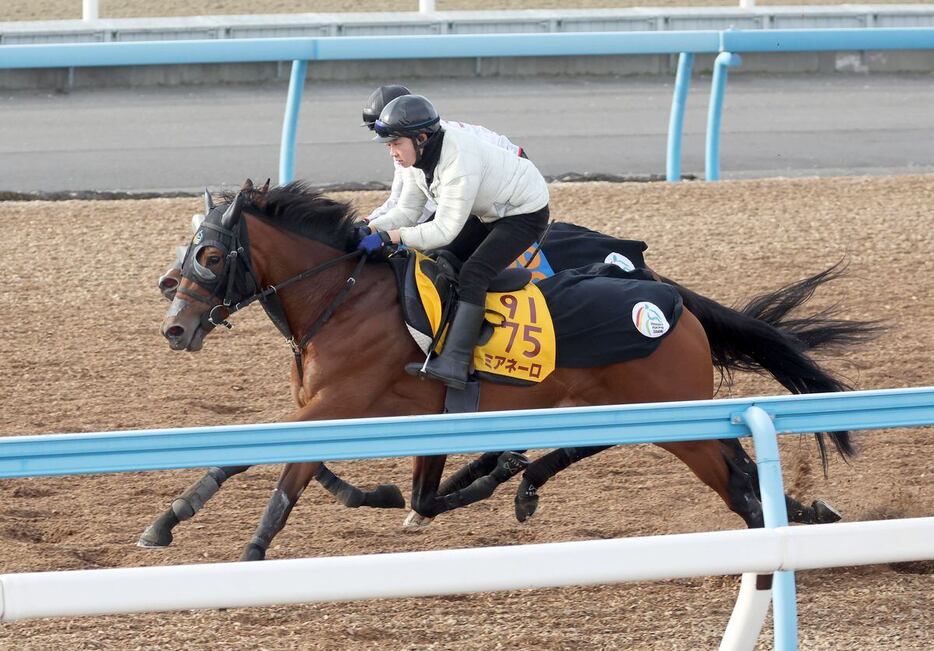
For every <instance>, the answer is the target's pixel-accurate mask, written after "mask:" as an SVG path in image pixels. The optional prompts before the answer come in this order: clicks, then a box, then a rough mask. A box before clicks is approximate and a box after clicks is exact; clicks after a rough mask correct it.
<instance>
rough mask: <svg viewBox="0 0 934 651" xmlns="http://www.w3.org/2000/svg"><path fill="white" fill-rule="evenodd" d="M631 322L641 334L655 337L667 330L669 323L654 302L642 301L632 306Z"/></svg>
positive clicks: (651, 337)
mask: <svg viewBox="0 0 934 651" xmlns="http://www.w3.org/2000/svg"><path fill="white" fill-rule="evenodd" d="M632 322H633V323H634V324H635V326H636V330H638V331H639V332H640V333H641V334H643V335H645V336H646V337H649V338H650V339H655V338H657V337H661V336H662V335H663V334H665V333H666V332H668V329H669V328H671V325H670V324H669V323H668V319H666V318H665V314H664V313H663V312H662V311H661V310H660V309H659V308H658V306H657V305H655V303H649V302H648V301H642V302H640V303H636V304H635V305H634V306H633V308H632Z"/></svg>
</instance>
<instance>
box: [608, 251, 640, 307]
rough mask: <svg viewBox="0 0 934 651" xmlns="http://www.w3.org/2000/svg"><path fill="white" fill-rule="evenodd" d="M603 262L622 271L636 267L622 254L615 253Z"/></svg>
mask: <svg viewBox="0 0 934 651" xmlns="http://www.w3.org/2000/svg"><path fill="white" fill-rule="evenodd" d="M603 262H605V263H606V264H615V265H616V266H617V267H619V268H620V269H622V270H623V271H632V270H634V269H635V268H636V265H634V264H633V263H632V260H630V259H629V258H627V257H626V256H624V255H623V254H622V253H616V252H615V251H614V252H613V253H611V254H610V255H608V256H606V259H605V260H604V261H603ZM649 305H651V303H649Z"/></svg>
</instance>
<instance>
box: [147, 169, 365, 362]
mask: <svg viewBox="0 0 934 651" xmlns="http://www.w3.org/2000/svg"><path fill="white" fill-rule="evenodd" d="M204 197H205V206H204V213H205V214H204V215H203V216H202V215H195V216H194V217H192V230H193V231H194V235H193V237H192V239H191V242H190V243H189V244H188V246H187V247H178V249H177V250H176V259H175V262H174V263H173V264H172V265H171V266H170V267H169V269H168V270H167V271H166V272H165V273H164V274H163V275H162V276H161V277H160V278H159V290H160V291H161V293H162V295H163V297H164V298H166V299H167V300H169V301H171V302H172V304H171V306H170V307H169V309H168V311H167V313H166V316H165V319H164V320H163V322H162V334H163V335H164V336H165V338H166V339H167V340H168V341H169V345H170V347H171V348H172V349H173V350H188V351H192V352H193V351H197V350H200V349H201V346H202V345H203V342H204V337H205V335H207V334H208V333H209V332H210V331H211V330H213V329H214V328H215V327H216V326H218V325H225V326H227V327H229V324H228V323H227V321H226V319H227V317H228V316H229V315H230V314H231V313H232V312H235V311H236V310H238V309H240V308H241V307H243V306H245V305H247V304H249V303H251V302H253V301H254V300H259V301H260V302H261V303H262V304H263V306H264V307H265V308H266V310H267V313H268V312H270V304H273V310H274V311H275V313H276V314H272V313H270V317H271V318H272V319H273V322H274V323H276V325H277V326H279V327H280V330H282V329H283V327H282V326H283V322H282V319H283V318H284V314H283V313H282V305H281V303H280V302H279V299H278V296H276V295H275V293H276V288H275V287H271V288H270V289H269V290H268V291H264V292H262V293H260V292H259V290H260V285H261V278H262V282H263V283H269V284H272V283H274V282H276V280H275V279H276V278H279V279H280V280H281V279H282V277H283V276H289V275H290V274H295V273H296V270H295V269H294V266H295V265H308V264H309V263H310V264H312V265H313V264H314V263H316V262H318V263H320V262H326V260H327V259H328V258H329V257H330V256H332V255H334V254H335V253H340V252H345V251H355V249H356V241H355V240H354V239H353V233H354V229H353V218H354V213H353V210H352V209H351V208H350V206H349V205H347V204H343V203H340V202H336V201H332V200H330V199H327V198H325V197H322V196H321V195H320V194H318V193H317V192H316V191H314V190H312V189H310V188H308V187H307V186H306V185H305V184H303V183H301V182H296V183H291V184H289V185H286V186H283V187H277V188H273V189H272V190H270V189H269V181H268V180H267V181H266V184H265V185H264V186H263V187H261V188H254V186H253V182H252V181H250V180H249V179H247V181H246V182H245V183H244V184H243V187H241V188H240V191H239V192H238V193H237V194H236V196H235V197H234V198H233V199H232V200H231V201H229V202H228V203H224V204H221V205H217V206H215V205H214V202H213V200H212V199H211V195H210V193H208V192H207V191H206V190H205V194H204ZM246 214H249V215H250V216H252V217H255V218H259V222H266V223H267V224H270V225H272V226H273V228H274V229H275V230H281V231H289V232H291V233H292V234H296V235H299V236H301V237H300V238H297V243H296V238H294V237H292V245H291V246H292V249H291V251H292V253H291V254H289V255H286V254H284V250H280V249H279V248H276V246H278V245H280V244H281V245H282V246H288V242H286V240H284V239H282V238H279V237H275V238H273V239H270V233H271V232H272V231H270V229H269V228H265V229H261V232H260V235H262V237H260V235H258V236H257V244H260V243H261V242H265V244H266V246H265V249H266V250H265V251H260V252H256V251H255V250H251V247H250V242H249V238H248V232H247V224H246V220H245V218H244V217H243V216H244V215H246ZM259 222H251V223H252V224H258V223H259ZM283 235H284V236H285V237H289V234H288V233H284V234H283ZM310 240H316V241H317V242H318V243H319V244H322V245H324V246H323V247H317V248H316V247H315V246H314V245H313V243H309V241H310ZM270 244H272V245H274V246H270ZM313 249H315V250H317V251H318V253H314V252H313V251H312V250H313ZM329 251H331V252H332V253H328V252H329ZM254 255H255V256H256V260H255V263H254V260H253V259H252V258H253V257H254ZM315 256H317V258H316V257H315ZM345 257H346V256H345ZM354 257H356V256H354ZM341 259H343V258H341ZM334 262H340V260H335V261H334ZM332 264H333V263H325V264H321V265H320V270H321V271H324V270H325V269H327V268H330V267H331V266H332ZM290 268H291V270H290ZM306 268H307V266H306V267H299V269H306ZM312 271H313V272H314V273H317V267H315V268H314V269H312ZM264 272H268V274H267V273H264ZM302 277H304V276H302ZM308 277H310V276H308ZM294 280H296V278H292V279H291V280H289V281H287V282H286V283H284V285H287V284H289V283H291V282H292V281H294ZM277 317H278V318H277ZM286 329H287V328H286Z"/></svg>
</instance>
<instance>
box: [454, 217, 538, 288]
mask: <svg viewBox="0 0 934 651" xmlns="http://www.w3.org/2000/svg"><path fill="white" fill-rule="evenodd" d="M548 215H549V212H548V206H547V205H546V206H545V207H544V208H542V209H541V210H536V211H535V212H532V213H526V214H523V215H510V216H508V217H503V218H501V219H497V220H496V221H495V222H490V223H488V224H487V223H484V222H482V221H480V220H479V219H477V218H476V217H474V216H470V217H469V218H468V219H467V223H466V224H464V228H463V229H461V232H460V234H459V235H458V236H457V237H456V238H454V241H453V242H451V243H450V244H448V245H447V246H446V247H444V248H445V249H447V250H448V251H450V252H451V253H453V254H454V255H455V256H457V258H458V259H459V260H463V261H464V266H463V267H461V272H460V277H459V282H460V299H461V300H462V301H467V302H468V303H473V304H474V305H483V304H484V303H485V302H486V290H487V288H488V287H489V286H490V281H491V280H493V279H494V278H496V276H497V275H499V272H501V271H502V270H503V269H505V268H506V267H508V266H509V265H510V264H512V263H513V261H515V259H516V258H518V257H519V256H520V255H521V254H522V253H523V252H524V251H525V250H526V249H528V248H529V247H530V246H532V244H534V243H535V242H536V241H537V240H538V238H539V237H541V234H542V233H543V232H544V230H545V227H546V226H547V225H548Z"/></svg>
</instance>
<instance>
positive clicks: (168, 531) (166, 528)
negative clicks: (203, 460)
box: [136, 466, 250, 548]
mask: <svg viewBox="0 0 934 651" xmlns="http://www.w3.org/2000/svg"><path fill="white" fill-rule="evenodd" d="M249 467H250V466H229V467H227V468H211V469H210V470H208V471H207V473H205V475H204V477H202V478H201V479H199V480H198V481H196V482H195V483H194V484H192V485H191V486H189V487H188V490H186V491H185V492H184V493H182V494H181V495H179V496H178V497H176V498H175V499H174V500H173V501H172V505H171V506H169V508H168V510H166V511H165V512H164V513H163V514H162V515H160V516H159V517H158V518H156V519H155V521H154V522H153V523H152V524H151V525H149V526H148V527H147V528H146V530H145V531H144V532H143V533H142V535H141V536H140V537H139V541H137V543H136V544H137V545H138V546H140V547H150V548H152V547H168V546H169V545H171V544H172V529H174V528H175V525H177V524H178V523H179V522H181V521H183V520H188V519H190V518H192V517H194V515H195V513H197V512H198V511H200V510H201V508H202V507H203V506H204V505H205V503H206V502H207V501H208V500H209V499H211V498H212V497H213V496H214V494H215V493H217V491H219V490H220V487H221V485H222V484H223V483H224V482H225V481H227V480H228V479H230V478H231V477H233V476H234V475H239V474H240V473H241V472H245V471H246V470H247V469H249Z"/></svg>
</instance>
